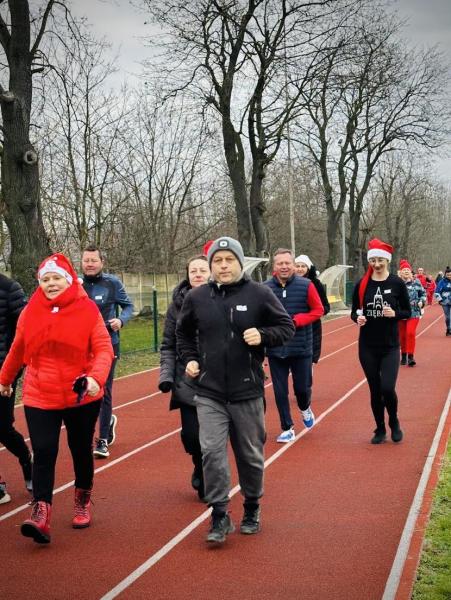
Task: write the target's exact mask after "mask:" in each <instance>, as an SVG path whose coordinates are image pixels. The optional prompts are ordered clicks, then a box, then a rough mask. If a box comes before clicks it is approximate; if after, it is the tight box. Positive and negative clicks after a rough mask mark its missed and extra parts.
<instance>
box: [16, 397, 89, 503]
mask: <svg viewBox="0 0 451 600" xmlns="http://www.w3.org/2000/svg"><path fill="white" fill-rule="evenodd" d="M99 410H100V400H97V401H95V402H89V403H88V404H84V405H82V406H77V407H74V408H65V409H62V410H42V409H40V408H34V407H32V406H25V416H26V418H27V423H28V430H29V432H30V439H31V446H32V448H33V496H34V499H35V500H44V501H45V502H49V503H50V504H51V502H52V495H53V486H54V484H55V465H56V457H57V455H58V446H59V438H60V431H61V425H62V424H63V422H64V424H65V426H66V430H67V443H68V445H69V449H70V452H71V454H72V461H73V464H74V471H75V487H78V488H81V489H83V490H90V489H91V488H92V482H93V479H94V460H93V456H92V440H93V438H94V429H95V426H96V421H97V417H98V415H99Z"/></svg>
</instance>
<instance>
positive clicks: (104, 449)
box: [93, 439, 110, 458]
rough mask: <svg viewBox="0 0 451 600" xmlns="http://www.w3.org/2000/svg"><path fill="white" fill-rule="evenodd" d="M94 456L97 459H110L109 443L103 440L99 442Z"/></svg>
mask: <svg viewBox="0 0 451 600" xmlns="http://www.w3.org/2000/svg"><path fill="white" fill-rule="evenodd" d="M93 454H94V456H95V457H96V458H108V457H109V455H110V453H109V452H108V444H107V441H106V440H102V439H99V440H97V442H96V447H95V448H94V452H93Z"/></svg>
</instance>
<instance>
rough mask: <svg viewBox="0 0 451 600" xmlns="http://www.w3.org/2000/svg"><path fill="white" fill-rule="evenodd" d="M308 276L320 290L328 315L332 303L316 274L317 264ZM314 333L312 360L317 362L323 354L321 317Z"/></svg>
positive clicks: (313, 330) (315, 323) (316, 323)
mask: <svg viewBox="0 0 451 600" xmlns="http://www.w3.org/2000/svg"><path fill="white" fill-rule="evenodd" d="M307 277H308V278H309V279H310V281H311V282H312V283H313V285H314V286H315V288H316V291H317V292H318V295H319V297H320V300H321V304H322V305H323V308H324V314H325V315H327V314H328V313H329V312H330V304H329V300H328V299H327V294H326V290H325V289H324V286H323V284H322V283H321V281H320V280H319V279H318V276H317V274H316V267H315V265H312V266H311V267H310V269H309V271H308V272H307ZM312 334H313V356H312V362H314V363H317V362H319V358H320V356H321V346H322V341H323V326H322V323H321V319H318V320H317V321H315V322H314V323H312Z"/></svg>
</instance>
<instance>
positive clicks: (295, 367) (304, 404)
mask: <svg viewBox="0 0 451 600" xmlns="http://www.w3.org/2000/svg"><path fill="white" fill-rule="evenodd" d="M273 274H274V276H273V277H272V278H271V279H269V280H268V281H265V285H267V286H268V287H270V288H271V289H272V291H273V292H274V294H275V295H276V296H277V298H278V299H279V300H280V302H281V303H282V305H283V307H284V308H285V310H286V311H287V313H288V314H289V315H290V317H291V318H292V319H293V322H294V324H295V327H296V333H295V335H294V337H293V338H292V339H291V340H290V341H289V342H288V343H286V344H284V345H283V346H277V347H273V348H268V349H267V351H266V354H267V356H268V361H269V368H270V370H271V379H272V383H273V386H274V396H275V398H276V404H277V409H278V411H279V416H280V424H281V427H282V433H281V434H280V435H279V437H278V438H277V441H278V442H279V443H286V442H291V441H293V440H294V438H295V433H294V423H293V419H292V418H291V412H290V403H289V398H288V376H289V374H290V371H291V375H292V377H293V388H294V394H295V396H296V400H297V404H298V406H299V408H300V410H301V413H302V419H303V421H304V425H305V426H306V427H312V426H313V425H314V423H315V416H314V414H313V411H312V409H311V408H310V403H311V396H312V356H313V338H312V326H311V324H312V323H313V322H314V321H317V320H318V319H320V318H321V317H322V315H323V314H324V309H323V305H322V303H321V299H320V297H319V295H318V292H317V291H316V288H315V286H314V285H313V283H312V282H311V281H310V279H308V278H307V277H300V276H299V275H296V267H295V262H294V256H293V253H292V251H291V250H287V249H286V248H279V249H278V250H276V252H275V254H274V259H273Z"/></svg>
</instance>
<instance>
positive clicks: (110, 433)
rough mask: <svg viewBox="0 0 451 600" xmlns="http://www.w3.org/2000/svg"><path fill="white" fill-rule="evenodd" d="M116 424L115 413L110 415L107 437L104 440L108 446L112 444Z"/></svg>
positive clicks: (114, 437)
mask: <svg viewBox="0 0 451 600" xmlns="http://www.w3.org/2000/svg"><path fill="white" fill-rule="evenodd" d="M116 425H117V417H116V415H111V421H110V429H109V431H108V438H107V440H106V441H107V444H108V446H111V445H112V444H114V440H115V439H116Z"/></svg>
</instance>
